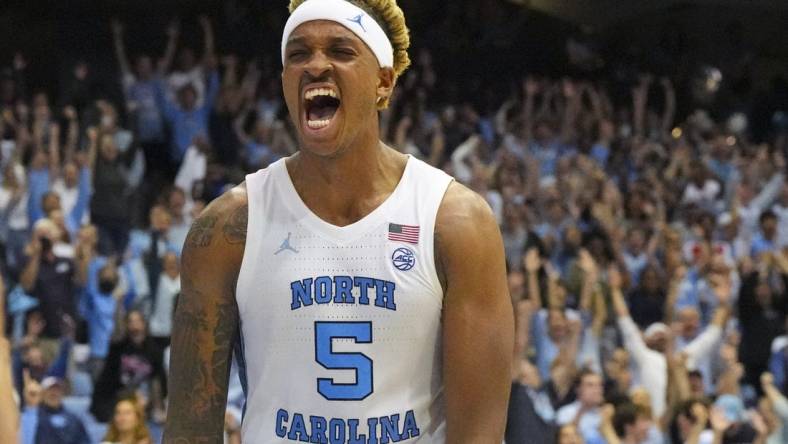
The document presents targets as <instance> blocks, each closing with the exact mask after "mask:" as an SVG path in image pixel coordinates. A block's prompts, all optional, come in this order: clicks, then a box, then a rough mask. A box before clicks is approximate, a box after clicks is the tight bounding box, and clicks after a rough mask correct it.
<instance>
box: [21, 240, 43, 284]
mask: <svg viewBox="0 0 788 444" xmlns="http://www.w3.org/2000/svg"><path fill="white" fill-rule="evenodd" d="M25 254H26V255H27V265H25V268H24V269H22V274H20V275H19V284H20V285H22V288H23V289H24V290H25V291H26V292H28V293H30V292H31V291H33V287H34V286H35V285H36V279H38V267H39V265H40V264H41V240H40V239H39V238H38V237H37V236H35V235H33V239H32V240H31V241H30V243H29V244H28V246H27V248H26V249H25Z"/></svg>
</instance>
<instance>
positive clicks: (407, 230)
mask: <svg viewBox="0 0 788 444" xmlns="http://www.w3.org/2000/svg"><path fill="white" fill-rule="evenodd" d="M389 240H392V241H396V242H408V243H411V244H418V243H419V226H418V225H400V224H389Z"/></svg>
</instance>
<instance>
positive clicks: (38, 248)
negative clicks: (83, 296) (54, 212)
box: [20, 219, 81, 339]
mask: <svg viewBox="0 0 788 444" xmlns="http://www.w3.org/2000/svg"><path fill="white" fill-rule="evenodd" d="M63 235H64V233H63V232H62V231H61V229H60V228H58V227H57V225H55V223H54V222H52V221H51V220H48V219H42V220H41V221H39V222H38V223H37V224H36V225H35V228H34V230H33V235H32V239H31V241H30V243H29V244H28V245H27V247H26V248H25V256H26V257H25V260H26V262H27V263H26V265H25V266H24V268H23V269H22V273H21V275H20V284H21V285H22V288H24V290H25V291H26V292H28V293H30V295H32V296H33V297H35V298H36V299H37V300H38V303H39V307H40V310H41V313H42V314H43V317H44V321H45V327H44V331H43V333H42V337H43V338H46V339H56V338H58V337H59V336H60V326H61V319H62V317H63V315H68V316H70V317H71V318H76V299H75V296H74V295H75V289H76V286H77V285H80V284H81V282H79V276H78V275H77V274H76V272H75V271H76V270H75V267H74V249H73V247H71V245H69V244H67V243H65V242H63Z"/></svg>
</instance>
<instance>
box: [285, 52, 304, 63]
mask: <svg viewBox="0 0 788 444" xmlns="http://www.w3.org/2000/svg"><path fill="white" fill-rule="evenodd" d="M306 56H307V52H306V51H304V50H302V49H296V50H293V51H290V52H288V53H287V60H289V61H291V62H293V61H299V60H303V59H304V57H306Z"/></svg>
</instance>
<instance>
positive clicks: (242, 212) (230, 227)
mask: <svg viewBox="0 0 788 444" xmlns="http://www.w3.org/2000/svg"><path fill="white" fill-rule="evenodd" d="M248 220H249V205H241V206H240V207H238V208H236V209H235V211H233V213H232V214H231V215H230V217H229V218H228V219H227V223H225V224H224V227H223V228H222V232H223V233H224V238H225V239H226V240H227V242H229V243H231V244H242V243H245V242H246V225H247V223H248Z"/></svg>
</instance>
